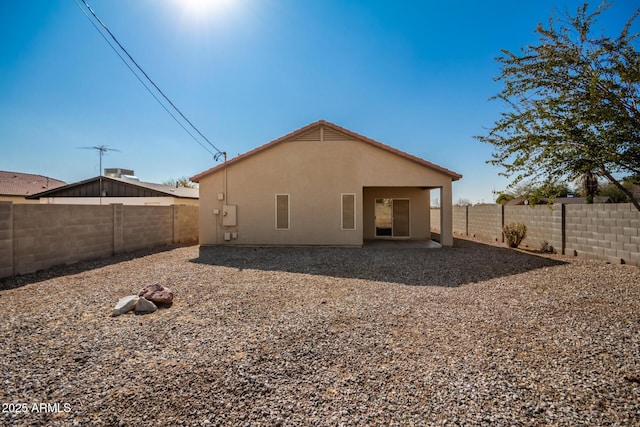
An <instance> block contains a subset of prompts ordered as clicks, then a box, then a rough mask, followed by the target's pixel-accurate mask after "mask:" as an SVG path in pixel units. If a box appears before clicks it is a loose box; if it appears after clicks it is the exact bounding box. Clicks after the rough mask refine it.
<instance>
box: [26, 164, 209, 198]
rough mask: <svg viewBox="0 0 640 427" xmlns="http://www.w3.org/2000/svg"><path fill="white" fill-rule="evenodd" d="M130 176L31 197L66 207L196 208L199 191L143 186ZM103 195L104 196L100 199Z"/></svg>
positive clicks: (101, 178) (97, 179)
mask: <svg viewBox="0 0 640 427" xmlns="http://www.w3.org/2000/svg"><path fill="white" fill-rule="evenodd" d="M129 172H132V173H131V175H122V176H121V177H120V178H117V177H116V176H115V175H114V176H96V177H93V178H90V179H86V180H84V181H80V182H75V183H73V184H69V185H65V186H63V187H58V188H55V189H52V190H47V191H43V192H40V193H37V194H34V195H31V196H29V197H28V199H33V200H40V203H44V204H46V203H50V204H65V205H98V204H112V203H122V204H124V205H158V206H170V205H197V204H198V189H197V188H184V187H178V188H176V187H172V186H170V185H164V184H155V183H151V182H140V181H139V180H138V179H137V178H136V177H135V176H133V171H129ZM101 195H102V196H101Z"/></svg>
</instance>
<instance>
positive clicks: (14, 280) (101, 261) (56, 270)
mask: <svg viewBox="0 0 640 427" xmlns="http://www.w3.org/2000/svg"><path fill="white" fill-rule="evenodd" d="M180 247H184V245H180V244H175V245H162V246H155V247H152V248H147V249H140V250H137V251H132V252H125V253H121V254H118V255H114V256H112V257H106V258H95V259H90V260H85V261H78V262H76V263H73V264H68V265H59V266H54V267H50V268H46V269H43V270H38V271H36V272H33V273H26V274H17V275H15V276H9V277H3V278H0V291H6V290H9V289H16V288H20V287H22V286H26V285H30V284H32V283H38V282H43V281H45V280H49V279H55V278H58V277H63V276H70V275H73V274H79V273H84V272H86V271H90V270H94V269H96V268H102V267H106V266H108V265H112V264H118V263H120V262H123V261H130V260H132V259H136V258H141V257H144V256H147V255H153V254H157V253H161V252H167V251H171V250H173V249H176V248H180Z"/></svg>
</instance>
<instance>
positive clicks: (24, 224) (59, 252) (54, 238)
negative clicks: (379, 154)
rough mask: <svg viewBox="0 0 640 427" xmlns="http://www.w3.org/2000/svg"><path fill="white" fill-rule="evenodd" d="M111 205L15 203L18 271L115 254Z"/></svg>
mask: <svg viewBox="0 0 640 427" xmlns="http://www.w3.org/2000/svg"><path fill="white" fill-rule="evenodd" d="M110 213H111V211H110V206H84V207H83V209H74V208H73V207H72V206H69V205H29V204H25V205H23V204H16V205H13V240H14V245H13V270H14V273H16V274H22V273H28V272H32V271H37V270H41V269H43V268H47V267H50V266H52V265H61V264H69V263H72V262H76V261H78V260H80V259H90V258H101V257H105V256H110V255H112V254H113V245H112V240H113V239H112V236H113V231H112V229H113V222H112V219H113V218H112V215H110Z"/></svg>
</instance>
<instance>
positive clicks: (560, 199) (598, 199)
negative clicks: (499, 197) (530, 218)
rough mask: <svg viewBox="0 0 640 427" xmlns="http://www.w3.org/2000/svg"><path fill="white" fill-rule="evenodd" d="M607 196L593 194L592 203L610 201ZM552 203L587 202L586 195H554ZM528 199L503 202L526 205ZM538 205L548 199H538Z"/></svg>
mask: <svg viewBox="0 0 640 427" xmlns="http://www.w3.org/2000/svg"><path fill="white" fill-rule="evenodd" d="M610 202H611V200H609V196H595V197H594V198H593V203H610ZM551 203H552V204H559V205H585V204H586V203H587V198H586V197H556V198H554V199H553V200H552V201H551ZM528 204H529V200H528V199H525V198H523V197H517V198H515V199H511V200H509V201H508V202H506V203H505V205H506V206H518V205H528ZM538 204H539V205H547V204H549V199H547V198H542V199H540V200H538Z"/></svg>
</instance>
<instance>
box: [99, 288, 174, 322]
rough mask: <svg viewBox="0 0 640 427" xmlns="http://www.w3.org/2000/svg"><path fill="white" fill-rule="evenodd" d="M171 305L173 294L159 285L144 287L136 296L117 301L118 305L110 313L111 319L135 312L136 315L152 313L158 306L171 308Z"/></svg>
mask: <svg viewBox="0 0 640 427" xmlns="http://www.w3.org/2000/svg"><path fill="white" fill-rule="evenodd" d="M171 304H173V292H171V290H170V289H169V288H167V287H164V286H162V285H161V284H159V283H155V284H153V285H149V286H145V287H144V288H142V289H141V290H140V292H138V295H129V296H126V297H123V298H120V300H118V303H117V304H116V306H115V307H114V309H113V313H111V316H112V317H116V316H120V315H121V314H124V313H128V312H130V311H135V313H136V314H149V313H153V312H154V311H156V310H157V309H158V305H160V306H171Z"/></svg>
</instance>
